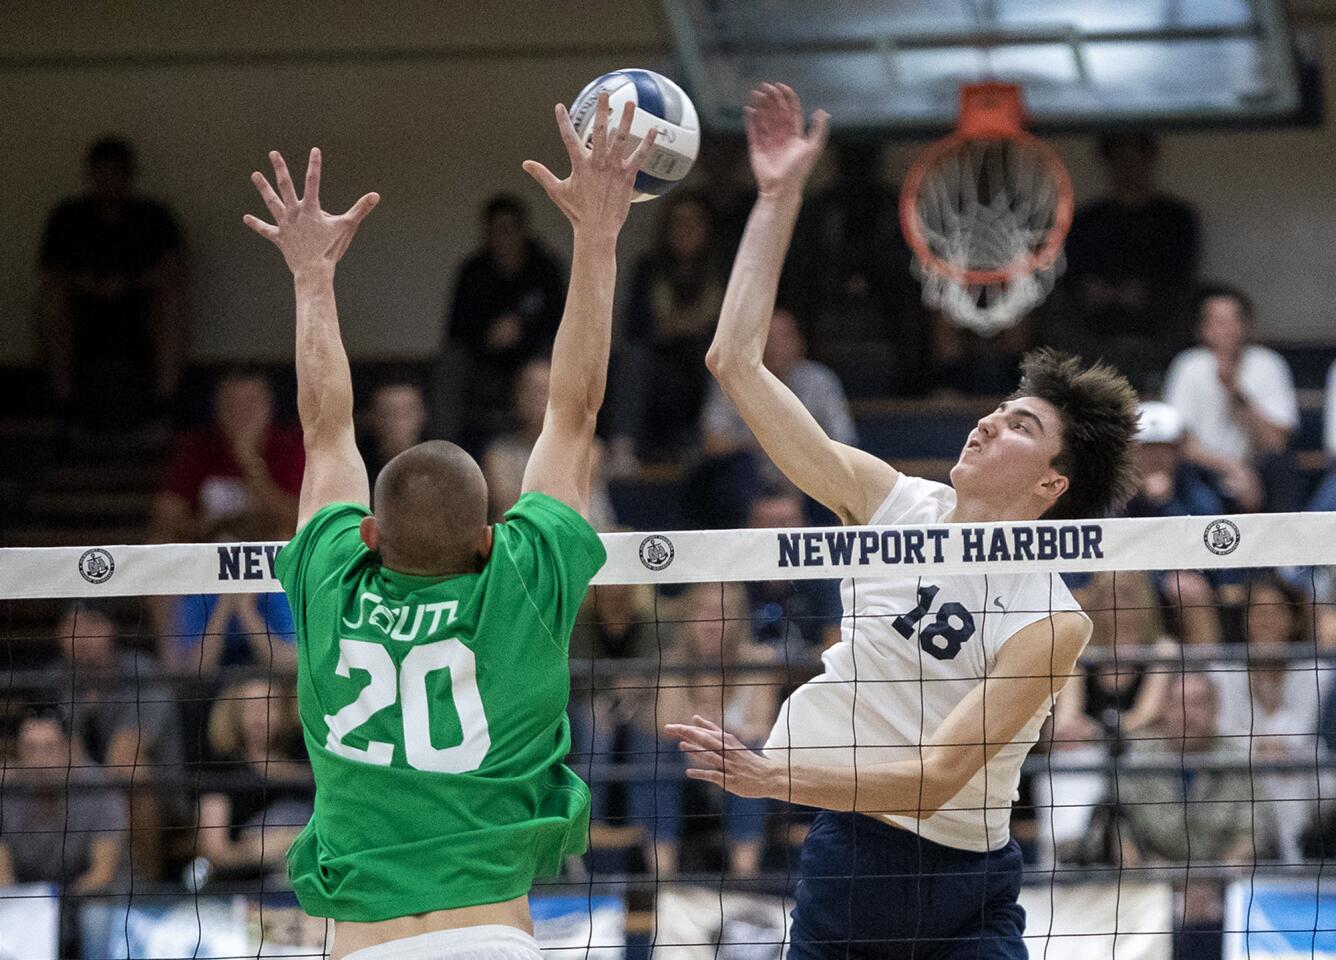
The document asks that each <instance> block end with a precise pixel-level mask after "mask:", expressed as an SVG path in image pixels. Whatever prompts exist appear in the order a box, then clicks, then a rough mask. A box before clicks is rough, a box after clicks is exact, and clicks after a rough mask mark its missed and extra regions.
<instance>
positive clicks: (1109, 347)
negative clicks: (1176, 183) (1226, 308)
mask: <svg viewBox="0 0 1336 960" xmlns="http://www.w3.org/2000/svg"><path fill="white" fill-rule="evenodd" d="M1158 153H1159V145H1158V143H1157V141H1156V140H1155V138H1154V137H1153V136H1151V134H1149V133H1146V132H1141V131H1133V132H1127V133H1119V134H1109V135H1106V136H1104V137H1101V138H1100V140H1099V155H1100V159H1101V160H1102V161H1103V163H1104V166H1105V170H1106V171H1107V174H1108V185H1109V190H1108V193H1107V194H1106V195H1105V196H1103V197H1100V198H1098V199H1096V200H1093V201H1091V202H1090V203H1087V204H1085V205H1083V206H1082V207H1081V208H1080V209H1079V210H1077V211H1076V216H1075V218H1074V219H1073V220H1072V228H1071V232H1070V233H1069V234H1068V236H1067V245H1066V250H1065V253H1066V257H1067V271H1066V275H1065V277H1064V278H1063V280H1062V283H1061V284H1060V289H1059V291H1058V293H1059V296H1058V297H1056V298H1055V299H1054V302H1053V304H1052V305H1051V306H1052V309H1050V310H1048V311H1046V312H1047V314H1048V316H1049V318H1050V319H1051V320H1053V321H1056V322H1057V323H1058V324H1060V327H1059V328H1055V329H1053V330H1052V331H1051V336H1050V337H1049V339H1050V340H1051V342H1053V343H1054V345H1056V346H1063V345H1065V346H1068V347H1069V348H1071V349H1076V350H1079V351H1080V352H1082V353H1084V354H1085V355H1088V356H1102V357H1103V358H1104V359H1105V360H1107V361H1109V362H1110V363H1113V364H1114V365H1115V366H1117V367H1118V368H1119V369H1120V370H1122V371H1123V372H1124V373H1126V374H1128V376H1129V377H1130V378H1132V379H1133V381H1134V383H1135V385H1136V386H1137V387H1139V388H1141V389H1147V388H1151V387H1154V386H1156V385H1157V381H1158V378H1159V377H1160V376H1161V375H1162V374H1163V372H1164V370H1165V368H1166V367H1167V366H1168V365H1169V361H1170V360H1171V359H1172V358H1173V357H1174V355H1175V354H1176V353H1177V352H1178V351H1179V350H1182V349H1184V348H1185V347H1188V346H1191V344H1192V340H1193V321H1194V317H1193V316H1192V313H1191V309H1190V306H1191V304H1190V295H1191V286H1192V282H1193V278H1194V275H1195V273H1196V269H1197V255H1198V248H1199V231H1198V225H1197V214H1196V212H1195V211H1194V210H1193V209H1192V207H1190V206H1189V205H1188V204H1186V203H1185V202H1183V201H1182V200H1180V199H1178V198H1176V197H1172V196H1169V195H1168V194H1165V193H1163V192H1162V191H1160V190H1159V189H1158V188H1157V187H1156V185H1155V160H1156V157H1157V155H1158Z"/></svg>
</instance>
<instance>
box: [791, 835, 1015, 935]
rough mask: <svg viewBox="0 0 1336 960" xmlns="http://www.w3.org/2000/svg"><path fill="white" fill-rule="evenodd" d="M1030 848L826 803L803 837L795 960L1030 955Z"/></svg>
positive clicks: (795, 912)
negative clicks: (1026, 866) (945, 834)
mask: <svg viewBox="0 0 1336 960" xmlns="http://www.w3.org/2000/svg"><path fill="white" fill-rule="evenodd" d="M1020 890H1021V850H1020V845H1019V844H1017V843H1016V841H1014V840H1013V841H1011V842H1010V843H1008V844H1007V845H1006V846H1005V847H1003V848H1001V849H1000V850H994V851H993V852H991V853H975V852H973V851H970V850H957V849H955V848H954V847H944V846H942V845H941V844H938V843H932V842H931V841H928V840H924V839H922V838H921V837H918V836H916V835H914V834H912V833H910V832H909V831H908V830H900V829H898V828H896V827H892V826H889V825H888V824H885V823H883V822H881V821H880V820H874V819H872V818H871V817H866V816H863V815H862V814H855V813H833V812H831V811H829V810H823V811H821V812H820V813H818V814H817V815H816V819H815V820H814V821H813V822H812V829H811V832H809V833H808V835H807V840H806V841H805V842H804V843H803V849H802V858H801V866H800V875H799V880H798V888H797V892H796V898H797V905H796V906H795V907H794V908H793V929H792V933H791V934H790V940H791V945H790V947H789V952H788V958H789V960H810V958H818V957H819V958H823V960H825V958H836V957H838V958H840V960H846V958H863V957H868V958H871V957H896V958H899V957H904V958H911V957H912V958H913V960H966V958H969V960H1013V958H1014V960H1026V957H1027V954H1026V950H1025V941H1024V940H1023V939H1022V935H1023V934H1024V932H1025V910H1024V909H1023V908H1022V907H1021V905H1020V904H1019V903H1017V902H1016V898H1017V897H1018V896H1019V895H1020Z"/></svg>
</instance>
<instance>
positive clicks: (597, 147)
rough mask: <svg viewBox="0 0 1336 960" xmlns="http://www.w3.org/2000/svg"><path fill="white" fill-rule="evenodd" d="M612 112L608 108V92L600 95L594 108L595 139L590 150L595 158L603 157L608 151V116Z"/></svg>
mask: <svg viewBox="0 0 1336 960" xmlns="http://www.w3.org/2000/svg"><path fill="white" fill-rule="evenodd" d="M611 112H612V110H611V108H610V107H609V106H608V94H607V91H604V92H603V93H600V94H599V95H598V103H597V104H596V105H595V106H594V139H593V141H592V142H591V143H590V144H589V149H590V151H591V152H592V153H593V155H594V156H595V157H602V156H603V155H604V153H605V152H606V151H607V149H608V115H609V114H610V113H611Z"/></svg>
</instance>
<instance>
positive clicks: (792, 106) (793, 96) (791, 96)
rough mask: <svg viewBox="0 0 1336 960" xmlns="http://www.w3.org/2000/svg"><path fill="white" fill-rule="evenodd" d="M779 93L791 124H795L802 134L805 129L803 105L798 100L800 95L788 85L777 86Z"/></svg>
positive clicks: (795, 127)
mask: <svg viewBox="0 0 1336 960" xmlns="http://www.w3.org/2000/svg"><path fill="white" fill-rule="evenodd" d="M775 89H776V90H777V91H778V93H779V97H780V101H781V102H782V103H783V105H784V112H785V113H786V114H787V115H788V119H789V122H790V123H792V124H793V126H794V129H795V130H796V131H797V132H798V133H802V128H803V105H802V102H801V101H800V100H799V99H798V94H797V93H796V92H795V91H794V89H793V88H792V87H791V86H789V85H788V84H787V83H780V84H776V85H775Z"/></svg>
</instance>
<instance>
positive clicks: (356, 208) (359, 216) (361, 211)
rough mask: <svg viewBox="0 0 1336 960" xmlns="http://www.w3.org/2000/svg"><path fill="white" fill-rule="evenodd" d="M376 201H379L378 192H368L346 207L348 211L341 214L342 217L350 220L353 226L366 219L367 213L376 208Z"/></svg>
mask: <svg viewBox="0 0 1336 960" xmlns="http://www.w3.org/2000/svg"><path fill="white" fill-rule="evenodd" d="M378 203H380V194H378V193H368V194H367V195H366V196H364V197H362V199H360V200H358V201H357V202H356V203H354V204H353V205H352V206H351V207H349V208H348V212H347V213H345V214H344V215H343V219H345V220H350V221H352V224H353V226H354V227H355V226H357V225H358V224H359V223H361V222H362V221H363V220H365V219H366V215H367V214H368V213H370V212H371V211H372V210H374V209H376V204H378Z"/></svg>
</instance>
